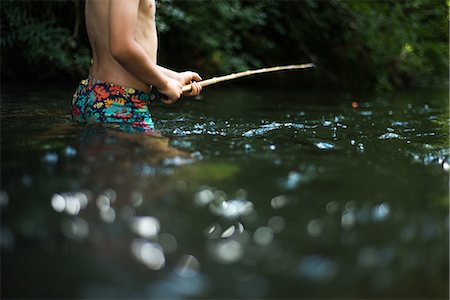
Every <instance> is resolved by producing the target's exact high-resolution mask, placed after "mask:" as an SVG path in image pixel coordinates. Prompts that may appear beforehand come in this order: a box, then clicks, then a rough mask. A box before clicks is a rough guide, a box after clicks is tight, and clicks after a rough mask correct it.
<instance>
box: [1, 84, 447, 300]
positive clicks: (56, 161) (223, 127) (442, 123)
mask: <svg viewBox="0 0 450 300" xmlns="http://www.w3.org/2000/svg"><path fill="white" fill-rule="evenodd" d="M71 92H72V91H71V90H69V89H60V90H54V89H48V90H47V89H45V88H42V87H39V88H35V89H33V90H27V91H24V90H20V89H16V88H12V87H11V88H8V87H6V88H4V90H3V94H2V102H1V118H2V119H1V120H2V126H1V154H2V156H1V162H2V168H1V172H2V176H1V177H2V178H1V196H0V204H1V216H2V219H1V240H0V242H1V251H2V254H1V255H2V257H1V258H2V266H1V268H2V292H1V293H2V297H3V298H127V299H129V298H151V299H155V298H169V299H189V298H208V299H210V298H391V299H392V298H424V299H431V298H448V290H449V289H448V288H449V287H448V280H449V276H448V253H449V249H448V231H449V213H448V208H449V205H448V191H449V184H448V183H449V180H448V179H449V178H448V174H449V173H448V172H449V169H450V165H449V148H448V126H449V118H448V103H447V101H448V92H447V90H414V91H409V92H401V93H396V94H391V95H381V96H379V95H378V96H375V95H365V96H353V95H336V94H333V93H324V92H320V93H319V92H304V93H303V92H302V93H298V92H297V91H285V90H268V91H264V92H261V91H258V90H254V89H232V88H229V87H227V86H223V87H221V88H214V89H213V88H211V89H210V90H207V91H205V93H204V95H203V97H202V99H200V100H187V99H186V100H182V101H181V102H180V103H178V104H176V105H173V106H164V105H162V104H156V103H152V104H151V107H150V108H151V111H152V114H153V116H154V120H155V122H156V124H157V125H158V127H159V129H160V131H161V133H162V135H163V137H155V136H149V135H145V134H131V133H126V132H120V131H118V130H115V129H111V128H103V127H95V126H94V127H92V126H91V127H86V126H80V125H74V124H71V123H70V122H69V121H68V115H67V112H68V111H69V109H70V107H69V102H70V97H71Z"/></svg>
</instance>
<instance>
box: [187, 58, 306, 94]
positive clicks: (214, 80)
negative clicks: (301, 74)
mask: <svg viewBox="0 0 450 300" xmlns="http://www.w3.org/2000/svg"><path fill="white" fill-rule="evenodd" d="M312 67H314V64H313V63H308V64H302V65H290V66H279V67H272V68H263V69H258V70H248V71H244V72H239V73H233V74H229V75H224V76H220V77H213V78H210V79H206V80H202V81H199V82H198V84H200V85H201V86H202V87H205V86H208V85H212V84H216V83H219V82H224V81H228V80H233V79H237V78H241V77H246V76H251V75H255V74H262V73H269V72H277V71H287V70H298V69H306V68H312ZM191 89H192V87H191V85H190V84H188V85H185V86H183V87H182V90H183V93H184V92H189V91H190V90H191Z"/></svg>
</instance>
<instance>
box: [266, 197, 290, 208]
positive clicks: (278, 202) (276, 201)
mask: <svg viewBox="0 0 450 300" xmlns="http://www.w3.org/2000/svg"><path fill="white" fill-rule="evenodd" d="M287 204H289V198H288V197H287V196H285V195H278V196H276V197H273V198H272V200H270V206H272V207H273V208H275V209H280V208H282V207H284V206H286V205H287Z"/></svg>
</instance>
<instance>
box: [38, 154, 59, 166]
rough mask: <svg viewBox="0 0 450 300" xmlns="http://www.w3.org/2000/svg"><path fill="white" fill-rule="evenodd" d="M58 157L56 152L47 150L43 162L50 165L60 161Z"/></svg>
mask: <svg viewBox="0 0 450 300" xmlns="http://www.w3.org/2000/svg"><path fill="white" fill-rule="evenodd" d="M58 159H59V157H58V154H57V153H56V152H47V153H45V154H44V156H42V162H44V163H46V164H49V165H53V164H56V163H57V162H58Z"/></svg>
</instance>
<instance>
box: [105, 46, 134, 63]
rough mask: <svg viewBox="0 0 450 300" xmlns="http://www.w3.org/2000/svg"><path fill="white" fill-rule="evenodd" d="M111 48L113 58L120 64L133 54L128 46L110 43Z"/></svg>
mask: <svg viewBox="0 0 450 300" xmlns="http://www.w3.org/2000/svg"><path fill="white" fill-rule="evenodd" d="M109 48H110V51H111V55H112V57H113V58H114V59H115V60H117V61H118V62H119V63H121V62H123V61H125V60H126V59H127V58H128V57H129V56H130V53H131V47H130V46H129V45H126V44H120V43H110V45H109Z"/></svg>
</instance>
